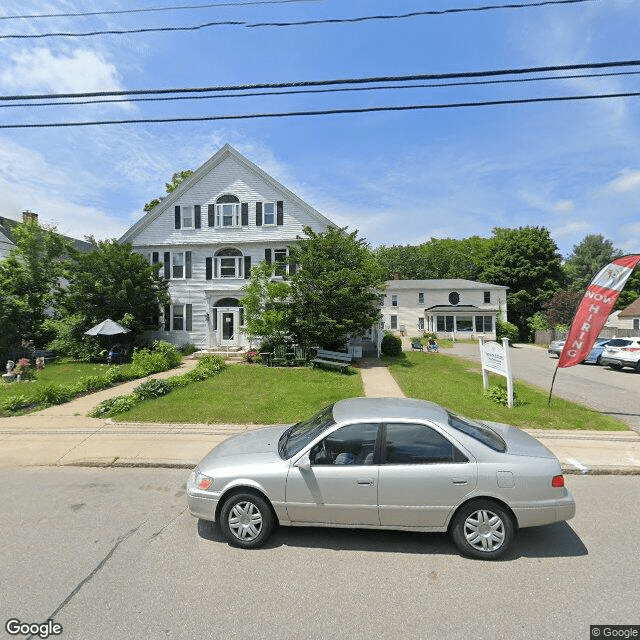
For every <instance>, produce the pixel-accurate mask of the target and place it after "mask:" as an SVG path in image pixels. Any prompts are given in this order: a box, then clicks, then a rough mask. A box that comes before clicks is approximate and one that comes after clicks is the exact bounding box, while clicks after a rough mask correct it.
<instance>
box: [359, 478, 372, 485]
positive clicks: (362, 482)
mask: <svg viewBox="0 0 640 640" xmlns="http://www.w3.org/2000/svg"><path fill="white" fill-rule="evenodd" d="M358 484H359V485H360V486H361V487H373V480H372V479H371V478H359V479H358Z"/></svg>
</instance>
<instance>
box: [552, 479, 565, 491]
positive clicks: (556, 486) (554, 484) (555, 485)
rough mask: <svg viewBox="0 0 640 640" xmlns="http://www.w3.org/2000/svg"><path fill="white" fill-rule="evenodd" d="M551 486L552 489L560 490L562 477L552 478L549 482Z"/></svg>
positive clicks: (562, 483) (562, 481)
mask: <svg viewBox="0 0 640 640" xmlns="http://www.w3.org/2000/svg"><path fill="white" fill-rule="evenodd" d="M551 486H552V487H553V488H554V489H560V488H561V487H564V476H553V480H551Z"/></svg>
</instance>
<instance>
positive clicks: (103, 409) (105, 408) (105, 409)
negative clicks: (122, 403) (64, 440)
mask: <svg viewBox="0 0 640 640" xmlns="http://www.w3.org/2000/svg"><path fill="white" fill-rule="evenodd" d="M116 399H117V398H107V399H106V400H103V401H102V402H101V403H100V404H99V405H97V406H95V407H94V408H93V409H91V411H89V413H88V414H87V415H88V416H89V417H90V418H102V417H103V416H105V415H107V414H108V413H109V411H111V407H112V406H113V403H114V402H115V401H116Z"/></svg>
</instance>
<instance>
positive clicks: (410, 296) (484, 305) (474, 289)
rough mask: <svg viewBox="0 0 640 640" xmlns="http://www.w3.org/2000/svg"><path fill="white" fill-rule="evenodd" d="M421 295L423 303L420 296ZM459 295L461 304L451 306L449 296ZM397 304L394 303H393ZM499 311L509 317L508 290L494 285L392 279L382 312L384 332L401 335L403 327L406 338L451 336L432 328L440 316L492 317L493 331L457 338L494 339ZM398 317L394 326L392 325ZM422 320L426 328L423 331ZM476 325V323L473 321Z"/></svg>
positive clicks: (467, 281) (465, 334)
mask: <svg viewBox="0 0 640 640" xmlns="http://www.w3.org/2000/svg"><path fill="white" fill-rule="evenodd" d="M485 292H489V293H490V301H489V302H485V298H484V294H485ZM420 293H422V294H423V297H422V302H419V299H420V298H419V294H420ZM451 293H457V294H458V296H459V301H458V302H457V303H456V304H451V302H450V301H449V295H450V294H451ZM394 296H395V299H396V301H397V305H396V306H394V305H393V304H392V302H393V300H394ZM498 312H500V313H501V314H502V318H503V319H504V320H506V318H507V287H502V286H498V285H494V284H488V283H482V282H474V281H472V280H460V279H455V280H389V281H388V282H387V289H386V293H385V298H384V301H383V306H382V309H381V313H382V320H383V322H384V329H385V330H390V331H392V332H394V333H400V332H401V330H402V328H403V327H404V329H403V331H404V333H405V335H407V336H410V337H416V336H421V335H422V334H423V332H434V333H439V334H441V335H442V336H444V335H445V334H446V335H449V334H450V333H451V332H450V331H440V332H438V331H437V327H436V326H433V323H435V319H436V317H437V316H456V317H461V316H465V317H468V316H471V317H474V318H475V316H491V318H492V331H490V332H484V331H478V330H476V331H473V330H472V331H457V332H456V336H458V337H469V336H470V335H479V334H482V335H485V336H486V337H488V338H495V320H496V316H497V314H498ZM392 316H395V318H396V321H395V326H394V323H393V322H392ZM420 318H422V320H423V323H424V328H420V325H419V321H420ZM474 322H475V320H474Z"/></svg>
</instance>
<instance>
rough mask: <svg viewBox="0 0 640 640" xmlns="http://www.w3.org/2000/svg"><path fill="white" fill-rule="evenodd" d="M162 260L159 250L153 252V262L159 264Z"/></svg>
mask: <svg viewBox="0 0 640 640" xmlns="http://www.w3.org/2000/svg"><path fill="white" fill-rule="evenodd" d="M159 260H160V256H159V254H158V252H157V251H153V252H152V253H151V264H157V263H158V261H159Z"/></svg>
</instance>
